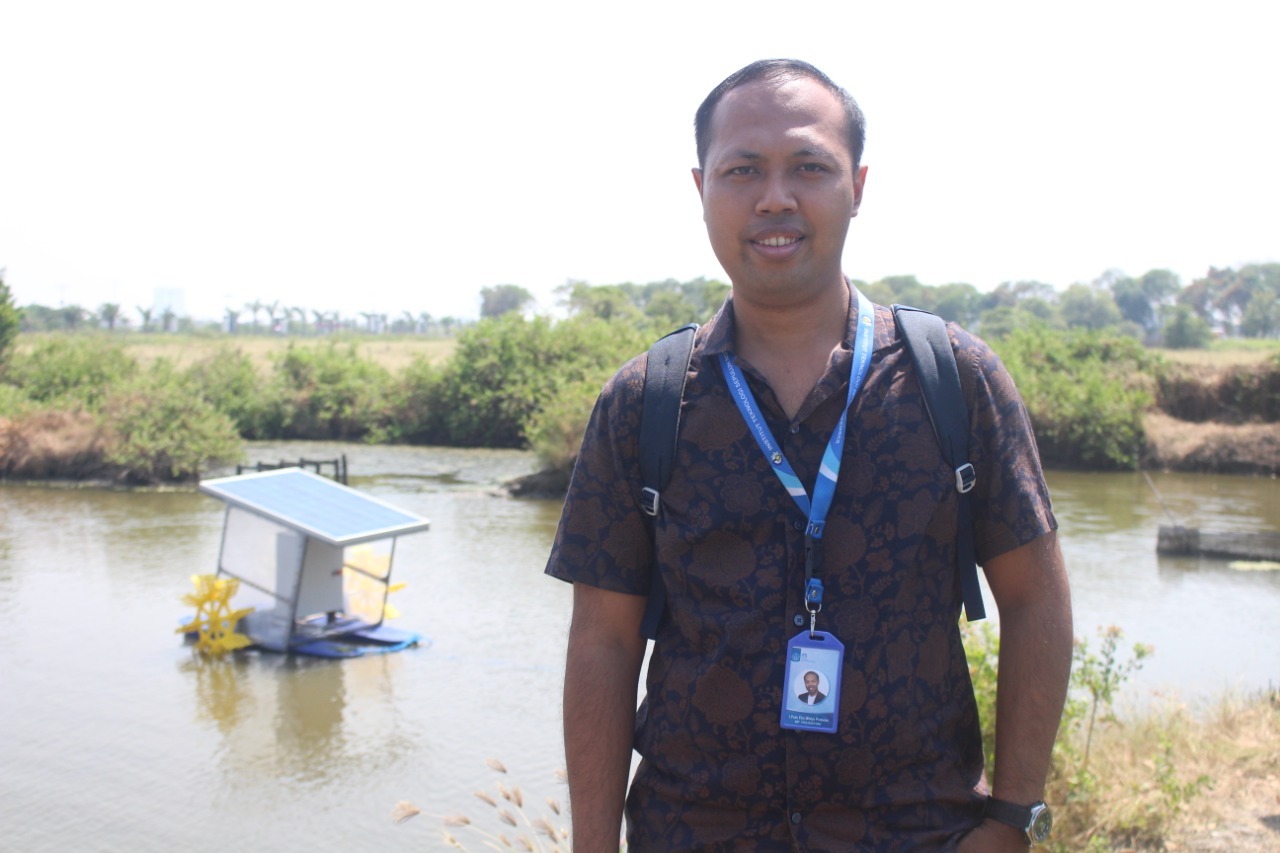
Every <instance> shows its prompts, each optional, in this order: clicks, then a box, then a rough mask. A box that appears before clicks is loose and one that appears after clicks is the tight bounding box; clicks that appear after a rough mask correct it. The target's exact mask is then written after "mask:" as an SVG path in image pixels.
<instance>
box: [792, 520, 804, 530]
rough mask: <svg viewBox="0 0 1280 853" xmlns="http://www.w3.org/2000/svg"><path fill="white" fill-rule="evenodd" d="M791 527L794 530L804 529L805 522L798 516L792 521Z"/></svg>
mask: <svg viewBox="0 0 1280 853" xmlns="http://www.w3.org/2000/svg"><path fill="white" fill-rule="evenodd" d="M791 527H792V529H793V530H804V522H803V521H801V520H800V519H798V518H797V519H796V520H795V521H793V522H791Z"/></svg>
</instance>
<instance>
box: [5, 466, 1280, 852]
mask: <svg viewBox="0 0 1280 853" xmlns="http://www.w3.org/2000/svg"><path fill="white" fill-rule="evenodd" d="M251 452H252V454H253V455H254V457H255V458H261V459H277V458H282V457H283V458H298V457H299V456H302V455H305V456H307V457H308V458H326V457H328V458H331V457H333V456H336V455H338V454H340V453H346V454H348V456H349V459H350V466H351V471H352V484H353V485H355V486H357V487H359V488H361V489H364V490H366V491H368V492H370V493H372V494H375V495H378V496H380V497H382V498H384V499H385V500H387V501H389V502H391V503H392V504H395V505H397V506H400V507H402V508H404V509H406V510H409V511H411V512H415V513H419V514H421V515H425V516H427V517H428V518H430V519H431V521H432V530H431V531H430V532H428V533H424V534H419V535H415V536H411V537H407V538H404V539H402V540H400V543H399V545H398V548H397V555H396V566H395V576H394V577H395V580H399V581H407V584H408V585H407V587H406V588H405V589H403V590H402V591H400V592H397V593H395V594H394V595H393V597H392V601H393V603H394V604H395V605H396V607H397V608H398V609H399V611H400V612H401V613H402V614H403V615H402V616H401V617H400V619H398V620H397V621H396V623H394V624H397V625H399V626H400V627H404V628H409V629H413V630H418V631H421V632H422V633H424V634H425V635H426V636H427V637H428V642H427V643H424V644H423V645H422V646H421V647H419V648H416V649H410V650H408V651H406V652H402V653H399V654H392V655H385V656H376V657H368V658H360V659H354V660H346V661H325V660H313V659H291V658H287V657H281V656H273V655H266V654H261V655H259V654H253V655H249V656H244V657H240V658H235V659H228V660H223V661H206V660H200V659H197V658H195V657H193V655H192V653H191V650H190V649H189V648H188V647H186V646H184V645H183V643H182V641H181V638H180V637H178V636H177V635H176V634H175V633H174V629H175V627H176V625H177V623H178V619H179V617H180V616H182V615H184V613H185V606H184V605H182V603H181V598H182V596H183V595H184V594H185V593H187V592H188V591H190V590H191V588H192V587H191V584H190V580H189V577H190V576H191V575H192V574H197V573H202V572H208V571H212V570H213V568H214V566H215V561H216V557H217V550H218V539H219V533H220V530H221V524H222V505H221V504H220V503H219V502H217V501H215V500H213V499H211V498H208V497H204V496H202V495H199V494H197V493H195V492H193V491H165V492H128V491H110V490H103V489H70V488H52V487H42V486H22V485H15V484H7V485H3V486H0V625H2V626H3V627H0V669H2V671H3V673H4V676H3V678H4V681H3V689H2V690H0V720H3V721H4V725H5V736H4V737H3V738H0V763H2V764H3V766H4V768H5V773H4V774H3V778H2V780H0V824H2V825H3V826H4V827H5V842H4V846H5V847H6V848H7V849H15V850H44V849H61V848H64V847H72V846H74V847H76V848H77V849H83V850H118V849H123V848H125V847H126V846H138V845H139V844H140V843H141V845H142V846H144V847H145V848H149V849H159V848H162V847H168V846H171V845H172V846H177V845H184V844H185V845H189V846H191V847H193V848H194V849H215V848H219V847H222V846H224V845H225V846H230V847H237V846H246V845H249V846H252V847H254V848H257V849H264V850H273V851H274V850H303V849H315V848H320V849H338V848H340V847H353V848H355V849H385V850H399V849H414V850H430V849H442V848H443V847H444V844H443V842H442V841H441V835H440V832H441V830H440V825H441V824H440V818H441V817H442V816H444V815H446V814H450V813H455V812H462V813H465V814H467V815H469V816H470V817H471V818H473V819H474V820H476V821H477V822H479V821H482V820H487V821H488V825H489V826H492V827H494V831H497V827H498V824H496V823H494V822H493V820H492V819H493V817H494V811H495V810H494V809H493V808H492V807H490V806H488V805H486V804H485V803H484V802H482V801H481V800H479V799H477V798H475V797H473V796H472V792H474V791H489V792H491V793H494V794H495V795H497V791H496V789H495V788H494V784H495V782H496V781H499V780H500V781H502V782H503V783H504V784H506V785H507V786H508V787H511V786H517V785H518V786H520V787H521V788H522V791H523V795H524V798H525V805H526V808H525V811H526V812H527V813H528V814H529V815H530V816H531V817H533V816H538V815H546V816H549V817H553V815H552V814H551V813H550V811H549V809H548V807H547V806H546V805H545V799H546V798H547V797H553V798H558V799H560V800H563V798H564V786H563V784H562V783H561V782H560V781H559V780H558V779H557V778H556V776H555V773H556V770H557V769H558V768H559V767H560V766H561V765H562V762H563V754H562V749H561V743H560V709H559V703H560V687H561V680H562V673H563V651H564V639H565V632H566V624H567V622H566V620H567V617H568V613H569V604H570V589H569V587H568V586H566V585H564V584H560V583H558V582H555V581H552V580H549V579H546V578H544V577H543V576H542V574H541V572H542V567H543V564H544V562H545V559H546V554H547V550H548V547H549V545H550V542H551V538H552V535H553V534H554V530H555V524H556V520H557V517H558V513H559V502H558V501H526V500H519V501H517V500H511V499H508V498H505V497H502V496H500V495H498V494H497V493H496V489H495V487H496V486H497V485H498V484H499V483H501V482H502V481H504V480H507V479H509V478H511V477H514V476H517V475H520V474H523V473H527V472H528V471H530V470H531V468H532V466H533V460H532V458H531V457H530V456H529V455H528V454H524V453H517V452H506V451H474V450H454V449H442V448H387V447H364V446H350V445H346V446H343V445H315V444H307V445H301V444H296V443H295V444H285V445H256V446H254V447H253V448H252V451H251ZM1050 486H1051V488H1052V489H1053V493H1054V501H1055V509H1056V512H1057V514H1058V518H1059V521H1060V522H1061V525H1062V537H1063V547H1064V551H1065V553H1066V556H1067V560H1068V564H1069V568H1070V571H1071V576H1072V584H1073V595H1074V599H1075V608H1076V632H1077V634H1078V635H1084V636H1091V635H1093V634H1094V631H1095V629H1096V628H1097V627H1099V626H1106V625H1113V624H1114V625H1118V626H1120V627H1121V628H1122V629H1123V630H1124V632H1125V639H1126V646H1128V645H1130V644H1131V643H1132V642H1143V643H1147V644H1151V645H1153V646H1154V647H1155V650H1156V651H1155V655H1154V657H1153V658H1151V659H1150V660H1149V661H1148V662H1147V664H1146V666H1145V667H1144V669H1143V670H1142V671H1141V672H1139V673H1138V674H1137V675H1136V676H1135V677H1134V679H1133V681H1132V682H1131V684H1129V685H1127V686H1126V687H1125V688H1124V689H1123V690H1122V694H1128V695H1131V696H1133V697H1134V698H1138V699H1140V698H1141V697H1149V696H1152V695H1157V694H1159V695H1167V694H1170V693H1176V694H1177V695H1178V696H1180V697H1182V698H1183V699H1186V700H1187V701H1190V702H1193V703H1207V702H1209V701H1211V700H1212V699H1214V698H1216V697H1217V696H1219V695H1221V694H1222V693H1223V692H1224V691H1226V690H1234V691H1238V692H1246V691H1253V690H1258V689H1261V688H1265V687H1266V686H1267V685H1268V684H1274V683H1276V682H1277V680H1280V619H1278V618H1277V614H1280V572H1277V571H1262V570H1254V571H1250V570H1244V569H1241V568H1231V567H1230V566H1229V565H1228V564H1227V563H1226V562H1222V561H1211V560H1200V559H1176V560H1173V559H1164V558H1157V557H1156V554H1155V531H1156V527H1157V525H1158V524H1160V523H1164V522H1166V521H1167V518H1168V516H1169V515H1172V516H1174V517H1176V518H1178V520H1180V521H1182V522H1183V523H1189V524H1194V525H1198V526H1201V527H1205V528H1213V529H1234V530H1277V529H1280V482H1278V481H1276V480H1269V479H1255V478H1243V477H1211V476H1185V475H1153V477H1152V482H1151V483H1150V484H1149V483H1148V482H1147V480H1146V479H1145V478H1144V477H1143V476H1142V475H1140V474H1107V475H1102V474H1074V473H1073V474H1067V473H1060V472H1053V473H1051V474H1050ZM1153 486H1154V488H1153ZM1156 490H1158V494H1157V491H1156ZM487 758H497V759H499V760H501V761H502V762H503V763H504V764H505V765H506V767H507V768H508V769H509V771H510V773H509V774H508V775H507V776H501V775H500V774H498V773H496V772H495V771H494V770H493V769H491V768H490V767H488V766H486V763H485V762H486V759H487ZM400 800H409V801H412V802H413V803H415V804H416V805H417V806H418V807H420V808H421V809H422V810H423V815H422V816H419V817H417V818H415V819H414V820H411V821H409V822H406V823H404V824H403V825H399V826H397V825H395V824H394V823H393V822H392V820H391V817H390V814H391V811H392V809H393V808H394V806H395V805H396V803H397V802H398V801H400ZM455 832H457V834H458V837H459V838H460V839H461V840H463V841H466V842H468V844H469V847H470V848H471V849H478V848H479V847H480V846H481V845H480V843H479V837H478V836H476V835H474V834H470V835H469V834H468V830H455Z"/></svg>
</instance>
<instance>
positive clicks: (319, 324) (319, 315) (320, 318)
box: [311, 308, 325, 335]
mask: <svg viewBox="0 0 1280 853" xmlns="http://www.w3.org/2000/svg"><path fill="white" fill-rule="evenodd" d="M311 316H312V318H313V319H315V327H316V334H317V335H319V334H323V333H324V331H325V324H324V318H325V313H324V312H323V311H317V310H315V309H314V308H312V309H311Z"/></svg>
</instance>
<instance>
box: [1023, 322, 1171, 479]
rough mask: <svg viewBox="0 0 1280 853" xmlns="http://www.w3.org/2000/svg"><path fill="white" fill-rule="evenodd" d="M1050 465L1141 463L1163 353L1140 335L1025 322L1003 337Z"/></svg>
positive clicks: (1125, 465)
mask: <svg viewBox="0 0 1280 853" xmlns="http://www.w3.org/2000/svg"><path fill="white" fill-rule="evenodd" d="M998 349H999V353H1000V357H1001V358H1002V359H1003V360H1004V362H1005V364H1006V366H1007V367H1008V369H1009V373H1010V374H1011V375H1012V376H1013V379H1014V381H1015V382H1016V383H1017V385H1018V390H1019V391H1020V392H1021V394H1022V399H1023V401H1024V402H1025V403H1026V406H1027V411H1028V413H1029V414H1030V416H1031V423H1032V425H1033V426H1034V428H1035V433H1036V441H1037V444H1038V445H1039V448H1040V457H1041V459H1042V460H1043V461H1044V463H1045V464H1046V465H1059V466H1065V467H1085V468H1092V469H1109V468H1121V469H1125V468H1128V469H1131V468H1135V467H1136V466H1137V464H1138V460H1139V458H1140V457H1141V450H1142V444H1143V439H1144V434H1143V426H1142V419H1143V413H1144V412H1145V411H1146V409H1147V408H1148V407H1149V406H1150V405H1151V403H1152V400H1153V393H1152V390H1151V389H1152V385H1153V383H1154V379H1155V373H1156V371H1157V370H1158V368H1159V365H1160V361H1159V359H1158V358H1157V357H1156V356H1153V355H1151V354H1149V353H1148V352H1147V351H1146V350H1145V349H1143V347H1142V345H1141V344H1139V343H1138V342H1137V341H1135V340H1133V339H1132V338H1127V337H1123V336H1118V335H1113V334H1108V333H1105V332H1082V331H1065V332H1060V331H1053V330H1050V329H1047V328H1045V327H1043V326H1038V327H1034V328H1027V329H1019V330H1016V331H1014V332H1012V333H1010V334H1009V336H1008V337H1006V338H1004V339H1003V340H1002V341H1000V342H999V344H998Z"/></svg>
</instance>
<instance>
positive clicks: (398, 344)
mask: <svg viewBox="0 0 1280 853" xmlns="http://www.w3.org/2000/svg"><path fill="white" fill-rule="evenodd" d="M116 338H117V339H118V340H119V341H120V342H122V343H123V344H124V345H125V350H126V352H128V353H129V354H130V355H132V356H133V357H134V358H136V359H137V360H138V362H139V363H140V364H144V365H146V364H150V363H151V362H153V361H155V360H156V359H158V358H167V359H169V360H170V361H172V362H173V363H174V364H176V365H177V366H179V367H188V366H190V365H192V364H195V363H197V362H199V361H202V360H204V359H206V358H208V357H209V356H210V355H212V354H213V353H215V352H217V351H218V350H220V349H222V348H224V347H230V348H232V349H237V350H239V351H240V352H243V353H244V354H245V355H248V356H249V357H250V358H252V359H253V361H254V363H255V364H256V365H257V366H258V368H259V369H260V370H263V371H264V372H265V371H267V370H269V369H270V367H271V359H272V357H273V356H274V355H276V354H278V353H282V352H284V351H285V349H286V348H287V347H288V346H289V345H290V344H293V345H294V346H298V347H307V348H309V347H318V346H325V345H327V344H328V343H329V342H331V341H332V342H336V343H338V344H339V345H340V346H347V345H350V344H354V345H355V347H356V352H357V353H358V354H359V355H360V356H361V357H362V358H366V359H371V360H373V361H375V362H377V363H378V364H380V365H382V366H383V367H385V368H387V369H388V370H390V371H392V372H393V373H395V372H397V371H399V370H401V369H403V368H404V367H406V366H408V364H409V363H410V362H411V361H412V360H413V359H414V358H415V357H416V356H424V357H426V358H427V359H428V360H429V361H431V363H433V364H438V363H440V362H442V361H445V360H446V359H447V358H448V357H449V355H450V354H451V353H452V352H453V350H454V347H455V345H456V343H457V342H456V341H455V339H454V338H441V337H425V336H418V335H377V336H372V335H338V336H332V337H303V338H299V337H283V336H275V335H234V336H233V335H184V334H176V335H167V334H155V335H142V334H120V335H117V336H116ZM38 340H40V336H39V335H22V336H21V337H19V338H18V346H17V348H18V350H19V351H22V350H24V349H27V350H29V349H30V348H31V347H32V346H33V345H34V343H35V342H36V341H38Z"/></svg>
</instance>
